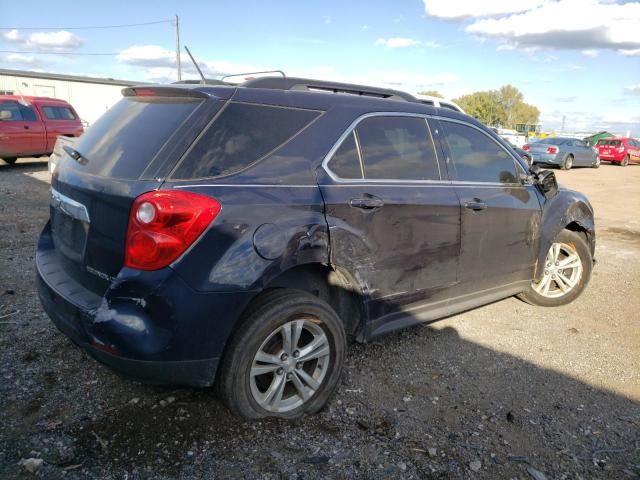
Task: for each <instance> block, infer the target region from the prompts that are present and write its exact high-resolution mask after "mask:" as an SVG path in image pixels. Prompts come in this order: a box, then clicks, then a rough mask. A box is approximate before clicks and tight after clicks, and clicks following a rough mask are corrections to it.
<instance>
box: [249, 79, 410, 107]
mask: <svg viewBox="0 0 640 480" xmlns="http://www.w3.org/2000/svg"><path fill="white" fill-rule="evenodd" d="M238 86H240V87H249V88H271V89H274V90H307V91H316V92H328V93H342V94H349V95H361V96H367V97H377V98H384V99H389V100H401V101H406V102H416V101H417V100H416V98H415V97H414V96H413V95H411V94H409V93H407V92H402V91H400V90H392V89H388V88H378V87H369V86H365V85H355V84H352V83H341V82H329V81H325V80H314V79H311V78H295V77H261V78H255V79H253V80H247V81H246V82H244V83H241V84H240V85H238Z"/></svg>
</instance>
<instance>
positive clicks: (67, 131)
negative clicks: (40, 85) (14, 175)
mask: <svg viewBox="0 0 640 480" xmlns="http://www.w3.org/2000/svg"><path fill="white" fill-rule="evenodd" d="M83 132H84V128H83V127H82V122H81V121H80V117H79V116H78V114H77V113H76V111H75V110H74V109H73V107H72V106H71V105H69V104H68V103H67V102H65V101H64V100H58V99H55V98H44V97H26V96H19V95H0V158H2V159H3V160H4V161H5V162H7V163H15V161H16V159H17V158H18V157H31V156H40V155H48V154H50V153H51V152H52V151H53V146H54V145H55V143H56V138H57V137H58V135H62V136H66V137H79V136H80V135H82V133H83Z"/></svg>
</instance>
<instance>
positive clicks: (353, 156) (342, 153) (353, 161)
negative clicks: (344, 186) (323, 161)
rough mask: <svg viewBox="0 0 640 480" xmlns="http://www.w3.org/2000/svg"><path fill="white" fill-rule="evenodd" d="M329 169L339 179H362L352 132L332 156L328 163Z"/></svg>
mask: <svg viewBox="0 0 640 480" xmlns="http://www.w3.org/2000/svg"><path fill="white" fill-rule="evenodd" d="M329 168H330V169H331V171H332V172H333V173H335V174H336V175H337V176H339V177H340V178H348V179H362V169H361V167H360V158H359V155H358V147H357V146H356V141H355V133H354V132H351V133H350V134H349V136H348V137H347V138H345V139H344V141H343V142H342V144H341V145H340V148H338V150H336V153H334V154H333V157H331V161H330V162H329Z"/></svg>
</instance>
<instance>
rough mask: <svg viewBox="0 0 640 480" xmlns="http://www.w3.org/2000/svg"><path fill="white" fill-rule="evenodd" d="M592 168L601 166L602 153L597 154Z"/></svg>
mask: <svg viewBox="0 0 640 480" xmlns="http://www.w3.org/2000/svg"><path fill="white" fill-rule="evenodd" d="M591 167H592V168H600V155H596V161H595V162H594V164H593V165H591Z"/></svg>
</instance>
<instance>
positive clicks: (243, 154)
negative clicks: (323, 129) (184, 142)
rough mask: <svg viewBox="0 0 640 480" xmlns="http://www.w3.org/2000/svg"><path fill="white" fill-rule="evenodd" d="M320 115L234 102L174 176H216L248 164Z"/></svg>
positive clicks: (178, 177)
mask: <svg viewBox="0 0 640 480" xmlns="http://www.w3.org/2000/svg"><path fill="white" fill-rule="evenodd" d="M319 114H320V112H317V111H312V110H299V109H292V108H285V107H273V106H267V105H252V104H244V103H231V104H229V105H228V106H227V107H226V108H225V109H224V110H223V112H222V113H221V114H220V116H219V117H218V118H217V119H216V120H215V122H213V124H211V126H210V127H209V128H208V130H207V131H205V132H204V134H203V136H202V137H201V138H200V139H199V140H198V143H196V145H195V146H194V147H193V149H192V150H191V152H189V154H188V156H187V157H186V158H185V159H184V160H183V161H182V163H180V165H178V168H177V169H176V171H175V173H174V174H173V178H176V179H184V178H202V177H216V176H219V175H225V174H229V173H233V172H235V171H238V170H240V169H242V168H245V167H248V166H249V165H251V164H252V163H254V162H256V161H257V160H259V159H260V158H262V157H264V156H265V155H266V154H268V153H269V152H271V151H273V150H274V149H275V148H276V147H278V146H280V145H282V144H283V143H285V142H286V141H287V140H289V139H290V138H291V137H293V136H294V135H295V134H296V133H298V132H299V131H300V130H302V129H303V128H304V127H306V126H307V125H308V124H309V123H311V121H312V120H313V119H315V118H316V117H317V116H318V115H319Z"/></svg>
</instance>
